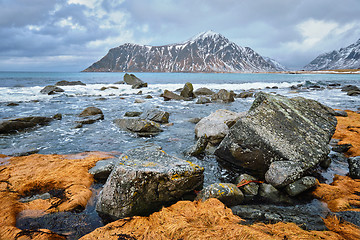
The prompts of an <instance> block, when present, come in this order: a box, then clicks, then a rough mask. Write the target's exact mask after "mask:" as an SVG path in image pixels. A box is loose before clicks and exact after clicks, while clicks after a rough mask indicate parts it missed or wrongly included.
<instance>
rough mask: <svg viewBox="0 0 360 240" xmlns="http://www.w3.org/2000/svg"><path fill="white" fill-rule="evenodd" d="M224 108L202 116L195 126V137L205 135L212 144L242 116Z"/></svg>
mask: <svg viewBox="0 0 360 240" xmlns="http://www.w3.org/2000/svg"><path fill="white" fill-rule="evenodd" d="M243 115H244V114H243V113H236V112H232V111H229V110H225V109H219V110H217V111H216V112H213V113H211V114H210V115H209V116H207V117H204V118H203V119H201V120H200V122H198V123H197V124H196V126H195V135H196V137H198V138H200V137H206V138H207V139H208V140H209V141H210V142H211V143H212V144H217V143H219V142H221V140H222V139H223V138H224V137H225V136H226V135H227V134H228V133H229V129H230V127H231V126H232V125H234V124H235V122H236V121H237V120H238V119H239V118H240V117H241V116H243Z"/></svg>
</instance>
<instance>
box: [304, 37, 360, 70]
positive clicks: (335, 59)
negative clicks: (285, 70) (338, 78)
mask: <svg viewBox="0 0 360 240" xmlns="http://www.w3.org/2000/svg"><path fill="white" fill-rule="evenodd" d="M357 68H360V39H359V40H358V41H357V42H356V43H354V44H351V45H350V46H348V47H346V48H341V49H339V50H334V51H332V52H329V53H324V54H321V55H319V56H318V57H317V58H315V59H314V60H313V61H312V62H310V63H309V64H308V65H306V66H305V67H304V69H305V70H327V69H329V70H330V69H357Z"/></svg>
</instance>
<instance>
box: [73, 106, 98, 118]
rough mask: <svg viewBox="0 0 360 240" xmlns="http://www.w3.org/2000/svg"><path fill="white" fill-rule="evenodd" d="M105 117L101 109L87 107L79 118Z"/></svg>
mask: <svg viewBox="0 0 360 240" xmlns="http://www.w3.org/2000/svg"><path fill="white" fill-rule="evenodd" d="M98 114H99V115H104V114H103V112H102V111H101V109H100V108H97V107H87V108H85V109H84V110H83V111H82V112H81V113H80V114H79V117H88V116H94V115H98Z"/></svg>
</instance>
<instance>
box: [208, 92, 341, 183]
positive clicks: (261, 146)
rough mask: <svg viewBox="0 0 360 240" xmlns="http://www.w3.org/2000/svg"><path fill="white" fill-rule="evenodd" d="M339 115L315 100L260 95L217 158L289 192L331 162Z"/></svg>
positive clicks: (261, 93)
mask: <svg viewBox="0 0 360 240" xmlns="http://www.w3.org/2000/svg"><path fill="white" fill-rule="evenodd" d="M334 115H335V113H334V110H333V109H331V108H329V107H326V106H324V105H322V104H320V103H319V102H317V101H314V100H310V99H305V98H302V97H297V98H291V99H289V98H287V97H284V96H280V95H271V94H266V93H263V92H260V93H258V94H257V95H256V99H255V100H254V102H253V105H252V106H251V108H250V110H249V111H248V114H247V115H246V116H245V117H242V118H240V119H239V120H238V121H237V122H236V124H235V125H234V126H233V127H232V128H231V129H230V132H229V134H228V135H227V136H226V137H225V138H224V140H223V141H222V142H221V144H220V145H219V147H218V148H217V149H216V151H215V154H216V155H217V156H218V157H219V158H220V159H222V160H225V161H228V162H231V163H233V164H235V165H237V166H241V167H243V168H246V169H250V170H252V171H254V172H256V173H257V174H258V175H260V176H261V177H264V176H265V179H266V181H267V182H268V183H271V184H272V185H273V186H275V187H284V186H286V185H288V184H289V183H292V182H294V181H296V180H297V179H299V178H301V177H302V176H303V175H304V173H305V172H306V171H308V170H309V169H312V168H314V167H315V166H317V165H318V164H319V163H320V162H322V161H325V160H326V159H327V155H328V154H329V152H330V150H329V146H328V143H329V141H330V139H331V137H332V135H333V134H334V131H335V127H336V124H337V121H336V118H335V117H334ZM265 173H266V174H265Z"/></svg>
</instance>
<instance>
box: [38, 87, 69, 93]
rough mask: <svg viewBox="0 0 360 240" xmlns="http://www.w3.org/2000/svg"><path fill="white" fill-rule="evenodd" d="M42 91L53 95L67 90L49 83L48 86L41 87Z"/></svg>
mask: <svg viewBox="0 0 360 240" xmlns="http://www.w3.org/2000/svg"><path fill="white" fill-rule="evenodd" d="M40 92H41V93H42V94H47V95H53V94H56V93H59V92H65V91H64V89H62V88H59V87H56V86H52V85H49V86H46V87H44V88H43V89H41V90H40Z"/></svg>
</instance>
